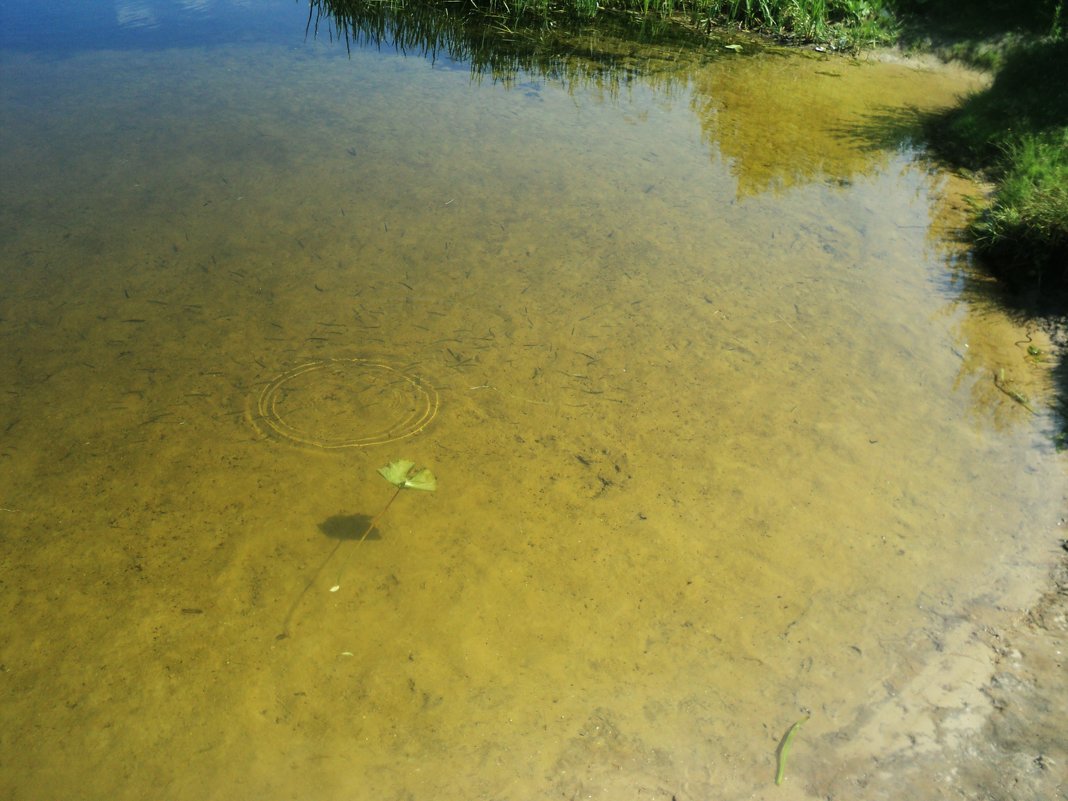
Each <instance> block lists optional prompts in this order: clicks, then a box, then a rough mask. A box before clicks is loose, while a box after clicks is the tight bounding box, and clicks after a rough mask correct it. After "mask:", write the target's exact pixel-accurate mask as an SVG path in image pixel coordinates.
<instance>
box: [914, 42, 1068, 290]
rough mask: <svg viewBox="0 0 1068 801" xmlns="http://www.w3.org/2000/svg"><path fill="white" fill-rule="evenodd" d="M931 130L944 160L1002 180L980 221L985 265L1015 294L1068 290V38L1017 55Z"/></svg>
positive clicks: (975, 231) (976, 233) (978, 237)
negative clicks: (991, 80) (990, 81)
mask: <svg viewBox="0 0 1068 801" xmlns="http://www.w3.org/2000/svg"><path fill="white" fill-rule="evenodd" d="M930 130H931V132H932V140H933V142H934V144H935V147H936V149H937V150H938V151H939V153H940V154H941V155H942V156H943V158H945V159H947V160H949V161H952V162H954V163H956V164H958V165H960V166H963V167H967V168H969V169H972V170H981V171H983V172H984V174H986V175H987V176H988V177H989V178H991V179H992V180H993V181H994V183H995V190H994V193H993V195H992V196H991V198H990V199H989V202H988V203H986V204H984V205H983V206H982V207H980V208H979V209H978V215H977V217H976V220H975V222H974V223H973V225H972V235H973V238H974V241H975V247H976V252H977V254H978V255H979V257H980V258H981V259H982V261H983V262H984V263H985V264H986V265H987V266H988V267H989V268H990V270H991V271H992V272H993V273H994V274H995V275H997V276H998V277H999V278H1001V279H1003V280H1004V281H1006V282H1007V283H1009V284H1010V285H1011V286H1013V287H1014V288H1016V289H1020V290H1026V289H1037V290H1038V291H1040V292H1042V293H1048V294H1063V293H1064V292H1065V291H1066V290H1068V39H1064V38H1058V39H1047V40H1045V41H1041V42H1038V43H1035V44H1030V45H1025V46H1018V47H1016V48H1015V49H1013V50H1011V51H1010V52H1009V53H1008V54H1007V55H1006V56H1005V57H1004V62H1003V64H1002V66H1001V67H1000V69H999V70H998V72H997V74H996V76H995V78H994V82H993V84H992V85H991V86H990V88H989V89H988V90H986V91H985V92H982V93H980V94H978V95H974V96H972V97H970V98H968V99H966V100H965V101H964V102H963V103H962V104H961V105H960V106H959V107H958V108H956V109H953V110H952V111H950V112H948V113H947V114H945V115H943V116H942V117H940V118H939V119H937V120H934V121H932V124H931V126H930Z"/></svg>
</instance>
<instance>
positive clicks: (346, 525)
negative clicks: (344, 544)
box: [319, 515, 381, 541]
mask: <svg viewBox="0 0 1068 801" xmlns="http://www.w3.org/2000/svg"><path fill="white" fill-rule="evenodd" d="M371 520H372V518H371V516H370V515H331V516H330V517H328V518H326V520H324V521H323V522H322V523H320V524H319V530H320V531H321V532H323V534H325V535H326V536H327V537H329V538H330V539H332V540H342V541H344V540H358V539H361V538H362V539H367V540H377V539H381V535H380V534H379V531H378V528H377V526H376V527H375V529H374V530H373V531H371V532H370V533H368V534H367V536H366V537H365V536H364V533H365V532H367V527H368V526H369V525H370V524H371Z"/></svg>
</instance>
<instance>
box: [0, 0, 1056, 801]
mask: <svg viewBox="0 0 1068 801" xmlns="http://www.w3.org/2000/svg"><path fill="white" fill-rule="evenodd" d="M91 7H92V8H93V9H95V10H96V11H99V12H100V13H101V14H103V12H104V11H109V13H110V12H111V11H114V13H115V14H116V15H117V16H116V23H115V24H114V25H111V24H110V23H108V24H104V23H103V22H101V26H100V30H101V31H102V32H99V33H96V34H93V36H91V37H88V38H87V37H86V36H85V35H84V30H85V28H84V27H83V35H80V36H76V35H74V34H73V33H71V32H70V31H69V30H67V32H66V33H63V32H59V31H56V32H55V35H54V36H51V37H46V41H44V42H43V43H42V42H41V41H40V39H39V38H35V36H31V35H30V34H26V35H25V36H23V35H22V34H20V35H19V36H15V35H14V34H11V35H9V36H8V37H7V38H5V39H4V49H3V51H2V52H0V70H2V73H3V81H2V82H0V114H2V125H0V170H2V174H3V176H4V179H3V181H2V182H0V232H2V233H0V270H2V289H0V340H2V350H0V354H2V355H0V371H2V372H0V375H2V376H3V379H4V387H5V397H6V403H5V404H4V407H3V409H2V410H0V429H2V430H3V431H4V435H3V440H2V444H0V476H2V481H0V507H2V509H3V511H0V515H2V517H0V526H2V529H0V531H2V537H3V558H4V568H3V580H2V584H0V596H2V599H3V605H4V609H5V621H6V622H5V623H4V625H3V638H2V640H0V661H2V664H3V676H4V691H3V692H4V696H3V697H4V701H3V705H4V719H5V722H6V725H5V727H4V730H3V733H2V734H0V749H2V750H0V754H2V755H3V756H2V760H3V763H4V764H5V765H6V766H7V769H6V770H5V771H4V778H3V779H2V783H0V787H3V790H4V794H5V795H6V796H8V797H14V798H27V799H29V798H42V797H53V798H74V797H78V798H108V799H126V798H129V799H139V798H144V797H146V796H159V797H167V798H175V799H184V798H196V799H204V798H227V799H244V798H247V799H265V798H268V799H274V798H312V797H315V798H327V799H330V798H339V799H340V798H367V799H371V798H468V799H478V798H485V799H490V798H516V799H535V798H548V797H566V798H578V797H582V798H622V797H637V796H641V797H646V796H648V797H651V798H671V797H672V796H674V797H676V798H678V799H680V801H681V799H698V798H711V797H716V798H726V799H740V798H759V797H765V794H767V796H768V797H770V794H771V793H772V792H773V791H776V788H775V787H774V786H773V779H774V774H775V757H774V753H775V748H776V744H777V743H778V741H779V738H780V737H781V736H782V734H783V732H784V731H785V730H786V728H787V727H788V726H789V724H790V723H791V722H793V721H794V720H796V719H798V718H800V717H801V716H803V715H806V714H810V715H811V716H812V719H811V720H810V721H809V723H807V724H806V726H805V728H804V730H803V734H802V735H800V736H799V737H798V739H797V740H796V741H795V743H794V747H793V753H792V754H791V762H790V766H789V773H788V777H789V778H788V784H787V785H786V786H785V787H784V788H783V792H784V793H785V792H787V791H789V792H792V793H794V795H792V796H789V797H796V798H800V797H809V796H812V797H821V796H822V795H823V790H822V788H825V787H826V786H828V783H829V782H832V781H835V777H836V776H839V775H840V774H841V773H842V772H843V771H850V770H865V769H871V766H872V765H875V764H877V760H878V759H879V757H880V755H885V754H887V753H892V752H893V750H894V749H895V748H899V747H901V744H902V743H904V742H906V741H909V740H910V739H911V740H912V741H913V742H915V740H916V738H917V737H920V738H921V739H922V737H924V736H926V735H925V733H924V732H917V731H916V730H914V729H912V728H909V726H908V725H907V723H905V722H903V721H902V720H900V719H898V718H896V717H895V716H894V715H892V714H888V710H893V709H895V708H896V707H895V704H897V705H898V706H900V703H899V702H898V701H897V700H895V699H897V698H899V696H900V694H901V693H902V692H903V690H904V688H906V687H908V685H909V683H910V682H911V681H913V680H914V679H915V678H916V677H917V676H925V675H928V674H929V673H930V672H931V671H932V670H934V672H935V673H936V674H937V672H938V671H939V670H940V669H941V666H942V665H943V664H944V662H945V660H946V659H948V658H949V657H947V656H946V649H947V643H952V642H953V641H954V636H956V634H957V633H959V632H960V631H961V627H962V626H963V625H965V624H966V622H967V621H968V620H970V619H972V618H973V616H974V615H975V614H977V611H976V610H981V609H984V608H989V607H999V608H1009V609H1011V608H1017V607H1018V606H1020V605H1022V604H1025V603H1026V602H1027V601H1028V600H1029V599H1030V597H1031V594H1030V593H1031V587H1032V585H1033V584H1034V582H1035V581H1036V579H1037V577H1039V576H1041V575H1043V574H1044V570H1045V568H1046V565H1047V564H1048V563H1049V561H1050V559H1051V558H1052V551H1053V540H1052V538H1051V537H1050V536H1049V531H1050V530H1051V529H1052V527H1053V525H1054V523H1055V521H1056V512H1057V510H1056V505H1055V504H1056V502H1057V501H1058V500H1059V498H1058V494H1057V493H1058V491H1059V490H1058V489H1057V488H1059V487H1061V486H1062V482H1063V464H1062V463H1061V462H1059V461H1057V460H1056V458H1055V456H1054V454H1053V453H1052V451H1051V449H1050V448H1049V447H1048V445H1047V441H1048V436H1049V433H1050V428H1051V424H1050V420H1049V417H1048V413H1047V410H1046V406H1045V403H1044V401H1045V398H1046V393H1047V383H1046V370H1047V366H1046V365H1045V364H1044V363H1042V362H1041V361H1039V360H1037V359H1035V358H1033V357H1030V356H1029V354H1028V350H1027V345H1028V344H1031V343H1033V342H1037V343H1039V345H1040V346H1042V347H1044V346H1045V345H1044V343H1043V342H1042V341H1041V337H1040V335H1039V334H1038V333H1037V332H1034V331H1032V330H1030V329H1029V328H1028V327H1027V326H1026V324H1019V323H1014V322H1013V321H1010V320H1009V319H1007V317H1006V316H1005V315H1004V314H1003V313H1002V312H1000V311H999V310H998V309H997V307H996V306H995V305H994V304H993V303H992V302H990V301H989V300H986V299H985V297H984V294H983V292H982V291H981V289H982V287H981V285H980V284H979V282H977V281H976V279H975V278H974V277H973V276H972V275H971V274H970V270H969V266H968V262H967V259H966V257H965V255H964V254H963V252H962V251H961V249H960V247H959V246H958V245H957V244H956V243H955V231H956V230H957V229H958V228H959V226H960V224H961V221H962V219H963V218H962V209H963V207H964V202H963V200H962V193H965V192H969V191H975V188H974V187H971V186H968V185H965V184H963V182H961V181H960V179H958V178H954V177H953V176H948V175H945V174H943V173H941V172H940V171H939V170H938V169H936V168H935V167H933V166H932V165H930V164H928V163H927V162H925V161H924V159H923V157H922V153H921V152H920V151H919V149H918V148H917V146H916V145H915V144H914V141H913V136H914V132H915V118H916V113H917V111H921V110H925V109H931V108H937V107H940V106H943V105H947V104H950V103H952V102H954V100H955V98H956V97H957V96H958V95H959V94H960V93H962V92H965V91H968V90H970V89H973V88H975V87H976V86H978V85H979V83H980V79H979V78H977V77H976V76H972V75H967V74H962V73H958V72H954V71H952V70H948V69H939V70H925V69H919V68H916V67H912V66H908V65H901V64H889V63H867V62H857V61H852V60H849V59H845V58H836V57H825V56H817V55H816V54H812V53H792V54H788V53H783V52H779V51H763V52H757V51H756V50H754V49H752V48H750V47H749V45H748V44H747V45H746V48H745V50H744V51H743V52H742V53H741V54H739V53H735V52H733V51H730V50H725V49H723V48H722V47H721V46H720V45H718V44H716V43H709V44H708V45H706V46H703V47H701V48H699V49H697V50H670V49H665V48H664V47H663V46H659V47H649V48H647V49H643V47H642V46H639V45H636V44H633V43H628V42H617V41H614V40H611V38H610V37H608V36H607V35H605V36H602V37H601V39H602V40H603V41H600V42H599V47H601V48H603V50H599V51H597V52H599V53H610V54H611V57H605V58H595V57H594V55H593V50H592V48H590V47H587V51H588V52H589V53H590V54H591V55H589V56H588V57H581V56H574V55H573V56H569V57H568V58H566V59H560V60H558V61H557V62H556V63H555V64H554V66H553V67H552V68H551V69H548V70H545V69H539V68H538V67H537V64H536V63H535V62H534V61H528V62H526V63H525V64H526V70H521V71H519V72H517V73H516V72H509V73H502V72H497V73H496V74H494V73H493V72H492V71H491V72H479V71H478V70H475V71H474V72H472V70H471V69H470V67H469V65H468V64H467V63H466V62H464V61H463V60H462V59H456V58H450V57H448V53H442V54H437V55H436V56H435V57H434V58H426V57H423V56H422V55H420V54H419V53H413V54H409V55H408V56H405V55H403V54H401V53H398V52H396V50H395V49H394V48H391V47H389V46H388V42H387V43H386V45H384V46H383V45H382V44H381V43H378V45H377V46H376V43H374V42H371V43H363V44H361V42H360V41H352V42H350V46H349V47H348V48H346V47H345V46H344V44H343V43H341V42H338V41H337V39H336V37H335V38H334V39H333V40H331V38H330V37H327V36H325V35H320V36H318V37H314V36H306V35H305V22H306V20H307V9H306V8H303V9H302V8H300V7H299V6H291V5H290V4H288V3H281V4H277V5H270V6H264V7H262V8H260V7H257V11H256V13H253V12H252V11H251V9H246V10H244V11H243V10H242V9H245V7H244V6H243V4H239V3H232V4H224V3H218V4H207V3H169V2H163V1H162V0H160V1H159V2H156V3H147V2H146V3H127V4H122V3H120V4H116V5H110V4H91ZM124 8H125V9H126V11H127V13H126V14H125V16H124V15H123V13H122V9H124ZM131 9H132V10H131ZM135 11H136V12H137V13H134V12H135ZM8 13H11V14H14V13H15V12H14V11H12V12H5V14H8ZM197 14H201V15H206V19H207V22H206V23H203V25H202V27H200V28H198V27H197V25H196V24H194V23H196V22H197V19H196V17H195V15H197ZM191 15H193V16H191ZM263 16H266V17H267V18H268V19H269V20H270V21H271V22H270V23H269V24H268V23H265V22H262V21H259V22H256V28H253V29H251V30H252V33H251V34H250V33H248V32H247V31H246V32H245V33H244V34H239V32H240V31H241V30H242V29H241V27H240V25H238V24H234V23H233V22H232V20H234V19H237V20H242V19H248V20H252V19H261V18H262V17H263ZM148 18H151V19H153V20H155V22H154V23H152V24H149V23H148V22H144V20H145V19H148ZM100 19H103V17H101V18H100ZM138 19H139V20H142V23H141V24H137V25H135V24H133V23H132V22H131V20H138ZM6 21H7V20H5V22H6ZM31 22H32V20H31ZM202 22H203V21H202ZM198 24H200V23H198ZM20 26H21V27H20ZM20 26H15V27H12V28H11V29H10V30H17V31H26V30H30V31H32V30H33V26H32V25H30V24H29V23H26V22H20ZM168 26H172V27H174V28H175V29H176V30H178V31H180V32H181V35H180V36H178V35H177V34H175V36H173V37H171V38H168ZM137 30H143V31H144V32H145V33H144V35H145V36H147V37H149V38H148V39H144V38H142V39H138V36H139V35H140V34H138V33H137ZM257 30H258V31H259V32H257ZM286 30H288V31H289V33H288V34H285V31H286ZM108 31H110V33H108ZM38 33H39V31H38ZM20 36H21V37H22V38H20ZM145 42H151V46H146V45H144V43H145ZM34 43H36V44H34ZM139 43H140V44H139ZM31 45H32V46H31ZM574 49H575V50H581V48H579V47H576V48H574ZM535 61H536V60H535ZM995 376H1000V380H999V381H995V380H994V378H995ZM999 384H1000V387H1001V388H999ZM1004 387H1011V388H1013V389H1014V390H1015V391H1017V392H1018V393H1021V394H1025V395H1026V397H1027V398H1028V400H1029V405H1030V407H1031V408H1030V409H1029V408H1025V407H1024V406H1023V405H1021V404H1020V403H1017V402H1015V401H1014V400H1013V399H1012V397H1010V395H1009V394H1008V393H1006V392H1004V391H1002V388H1004ZM409 420H416V421H418V424H417V425H409V424H408V423H406V422H405V421H409ZM364 440H368V441H364ZM397 458H410V459H412V460H414V461H416V462H417V463H419V464H420V465H427V466H430V467H431V468H432V469H433V471H434V472H435V473H436V475H437V477H438V482H439V487H438V490H437V491H436V492H435V493H433V494H429V493H414V492H410V493H409V492H406V493H403V494H402V496H401V497H399V498H398V499H397V501H396V503H395V504H393V506H392V507H391V508H390V511H389V513H388V514H387V515H386V516H385V517H383V518H382V519H381V521H380V522H379V524H378V526H377V527H376V530H375V531H374V532H372V534H371V535H370V536H369V537H368V538H367V539H366V540H365V541H363V542H361V543H359V544H357V543H356V542H355V539H356V538H358V536H359V535H360V533H361V532H362V531H363V529H364V528H365V527H366V525H367V524H368V522H369V521H370V519H371V518H372V517H373V516H374V515H375V514H376V513H377V512H378V511H379V510H380V509H381V508H382V506H383V505H384V504H385V503H386V502H387V501H388V500H389V497H390V494H391V489H390V487H389V485H388V484H386V483H385V482H384V481H383V480H382V479H381V478H380V477H379V476H378V475H377V473H376V470H377V468H378V467H380V466H382V465H384V464H386V463H387V462H389V461H391V460H393V459H397ZM335 549H336V551H335ZM342 565H343V571H342V572H341V575H340V582H338V578H339V576H338V570H339V567H340V566H342ZM335 583H340V584H341V589H340V590H339V591H338V592H335V593H331V592H330V591H329V588H330V587H331V586H332V585H334V584H335ZM950 650H952V649H950ZM947 670H948V668H947ZM959 721H960V725H961V726H975V725H978V723H976V722H975V721H971V720H969V719H968V718H967V716H963V717H961V718H959ZM858 765H859V766H860V767H858ZM783 797H787V796H785V795H784V796H783Z"/></svg>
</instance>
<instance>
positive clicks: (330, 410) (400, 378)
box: [254, 359, 439, 450]
mask: <svg viewBox="0 0 1068 801" xmlns="http://www.w3.org/2000/svg"><path fill="white" fill-rule="evenodd" d="M438 404H439V401H438V393H437V392H436V391H435V390H434V388H433V387H431V386H429V385H428V384H427V383H425V382H424V381H422V380H421V379H420V378H418V377H417V376H413V375H409V374H408V373H406V372H404V371H402V370H398V369H397V368H395V367H391V366H389V365H388V364H383V363H381V362H376V361H371V360H368V359H319V360H316V361H311V362H307V363H305V364H302V365H300V366H299V367H294V368H293V369H292V370H288V371H286V372H284V373H282V374H281V375H280V376H278V377H277V378H274V379H273V380H272V381H270V382H269V383H268V384H267V385H266V386H265V387H264V388H263V391H262V392H260V395H259V398H258V399H257V401H256V415H255V419H254V423H255V424H256V425H257V427H258V428H260V429H261V430H262V431H264V433H266V434H268V435H274V436H277V437H280V438H282V439H286V440H289V441H291V442H296V443H298V444H301V445H310V446H312V447H315V448H323V449H325V450H335V449H338V448H364V447H367V446H369V445H383V444H385V443H387V442H394V441H396V440H399V439H404V438H405V437H410V436H412V435H413V434H417V433H419V432H420V431H422V430H423V429H424V428H426V426H427V425H428V424H429V423H430V421H431V420H433V419H434V417H435V416H436V415H437V413H438Z"/></svg>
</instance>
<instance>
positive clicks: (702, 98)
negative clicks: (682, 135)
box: [693, 50, 961, 196]
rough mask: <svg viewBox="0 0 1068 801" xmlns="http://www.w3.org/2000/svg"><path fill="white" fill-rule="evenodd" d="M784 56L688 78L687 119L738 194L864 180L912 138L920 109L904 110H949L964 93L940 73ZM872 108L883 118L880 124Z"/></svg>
mask: <svg viewBox="0 0 1068 801" xmlns="http://www.w3.org/2000/svg"><path fill="white" fill-rule="evenodd" d="M789 55H790V57H789V58H787V57H784V54H783V53H781V52H778V51H774V50H769V51H766V52H764V53H761V54H759V55H756V56H752V57H749V58H747V59H745V61H744V62H743V61H741V60H739V61H736V62H735V63H733V64H731V63H726V64H723V63H721V64H717V65H715V67H714V68H707V69H701V70H697V71H695V72H694V77H693V86H694V99H693V108H694V111H695V113H696V114H697V115H698V117H699V119H700V121H701V127H702V128H703V130H704V132H705V136H706V138H707V139H708V141H709V142H710V143H713V144H714V145H716V146H718V149H719V152H720V154H721V155H722V156H723V157H724V158H725V159H726V160H728V161H729V162H730V164H731V168H732V169H733V171H734V174H735V177H736V178H737V180H738V194H739V195H741V196H746V195H753V194H759V193H762V192H766V191H768V190H769V189H772V190H774V189H784V188H788V187H790V186H794V185H797V184H802V183H806V182H810V181H813V180H827V179H829V180H836V181H847V180H850V179H851V178H852V177H853V176H856V175H861V174H865V173H871V172H872V171H874V170H876V169H879V168H880V166H881V165H883V164H885V163H886V160H885V157H882V156H880V157H876V154H877V153H882V152H885V150H886V149H891V150H892V149H895V148H898V147H901V146H903V145H907V144H908V142H909V139H910V137H911V136H915V135H916V132H917V131H918V116H917V112H918V111H919V110H918V109H915V108H914V107H911V106H910V105H909V104H910V102H914V100H915V98H916V97H924V98H926V99H927V103H928V104H929V105H928V107H929V108H937V107H941V106H945V105H949V104H950V103H952V102H953V99H954V97H955V93H956V92H959V91H960V86H961V83H960V79H959V78H948V77H947V75H946V74H945V73H944V72H935V71H929V72H923V71H920V70H916V69H912V68H909V67H905V66H901V65H892V64H878V65H876V64H872V63H864V62H859V61H850V60H847V59H844V58H840V57H828V58H823V57H815V56H812V55H810V54H804V53H796V52H791V53H789ZM873 108H882V109H884V110H885V111H884V112H883V114H882V115H881V116H882V117H885V119H879V120H878V123H879V124H878V125H874V124H871V117H870V114H871V109H873ZM888 125H889V126H890V127H888ZM873 137H877V138H873Z"/></svg>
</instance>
